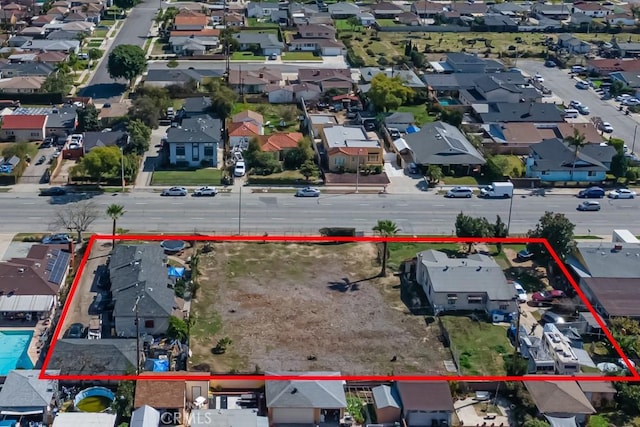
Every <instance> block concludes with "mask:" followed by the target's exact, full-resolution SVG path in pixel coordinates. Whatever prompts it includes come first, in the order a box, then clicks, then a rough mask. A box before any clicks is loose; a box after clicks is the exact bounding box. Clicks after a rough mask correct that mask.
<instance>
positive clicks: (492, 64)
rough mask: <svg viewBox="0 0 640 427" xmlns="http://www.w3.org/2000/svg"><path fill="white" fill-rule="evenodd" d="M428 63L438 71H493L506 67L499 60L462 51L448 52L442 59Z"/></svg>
mask: <svg viewBox="0 0 640 427" xmlns="http://www.w3.org/2000/svg"><path fill="white" fill-rule="evenodd" d="M429 64H430V65H431V66H432V67H433V69H434V70H435V71H436V72H438V73H495V72H497V71H502V70H504V69H505V68H506V67H505V66H504V64H502V63H501V62H499V61H496V60H492V59H483V58H480V57H479V56H478V55H477V54H471V53H464V52H449V53H447V57H446V58H445V60H444V61H442V62H430V63H429Z"/></svg>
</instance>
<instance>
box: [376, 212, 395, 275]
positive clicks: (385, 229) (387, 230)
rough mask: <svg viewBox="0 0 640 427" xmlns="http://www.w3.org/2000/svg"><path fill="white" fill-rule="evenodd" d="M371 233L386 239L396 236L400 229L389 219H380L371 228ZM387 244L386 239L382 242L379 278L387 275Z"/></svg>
mask: <svg viewBox="0 0 640 427" xmlns="http://www.w3.org/2000/svg"><path fill="white" fill-rule="evenodd" d="M373 231H374V232H375V233H376V234H377V235H379V236H380V237H383V238H387V237H392V236H395V235H396V234H398V232H399V231H400V229H399V228H398V226H397V225H396V223H395V222H393V221H391V220H389V219H380V220H378V223H377V224H376V226H375V227H373ZM388 243H389V242H388V241H387V240H386V239H385V240H384V241H383V242H382V270H380V277H385V276H386V275H387V258H388V255H389V254H388V252H387V246H388Z"/></svg>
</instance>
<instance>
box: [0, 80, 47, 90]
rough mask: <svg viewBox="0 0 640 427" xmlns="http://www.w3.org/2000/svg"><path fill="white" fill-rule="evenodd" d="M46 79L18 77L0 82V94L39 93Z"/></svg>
mask: <svg viewBox="0 0 640 427" xmlns="http://www.w3.org/2000/svg"><path fill="white" fill-rule="evenodd" d="M45 80H46V77H42V76H24V77H22V76H18V77H10V78H8V79H2V80H0V92H2V93H36V92H39V91H40V88H41V87H42V84H43V83H44V81H45Z"/></svg>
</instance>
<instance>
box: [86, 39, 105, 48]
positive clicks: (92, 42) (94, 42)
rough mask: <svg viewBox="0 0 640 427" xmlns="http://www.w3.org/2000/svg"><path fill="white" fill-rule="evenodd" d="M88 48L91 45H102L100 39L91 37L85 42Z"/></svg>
mask: <svg viewBox="0 0 640 427" xmlns="http://www.w3.org/2000/svg"><path fill="white" fill-rule="evenodd" d="M86 46H87V47H88V48H92V47H100V46H102V39H91V40H89V41H88V42H87V45H86Z"/></svg>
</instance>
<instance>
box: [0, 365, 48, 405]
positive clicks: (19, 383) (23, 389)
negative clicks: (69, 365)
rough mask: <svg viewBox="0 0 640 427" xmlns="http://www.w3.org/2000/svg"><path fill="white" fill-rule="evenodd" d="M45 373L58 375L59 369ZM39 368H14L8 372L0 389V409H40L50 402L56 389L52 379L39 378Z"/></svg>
mask: <svg viewBox="0 0 640 427" xmlns="http://www.w3.org/2000/svg"><path fill="white" fill-rule="evenodd" d="M47 375H60V371H55V370H51V371H47ZM39 376H40V370H14V371H11V372H9V374H8V375H7V378H6V379H5V381H4V385H3V386H2V390H0V409H2V410H12V411H19V410H20V409H42V408H46V407H47V406H49V405H50V404H51V400H52V399H53V394H54V392H55V391H56V388H57V387H56V386H55V381H54V380H41V379H39Z"/></svg>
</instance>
